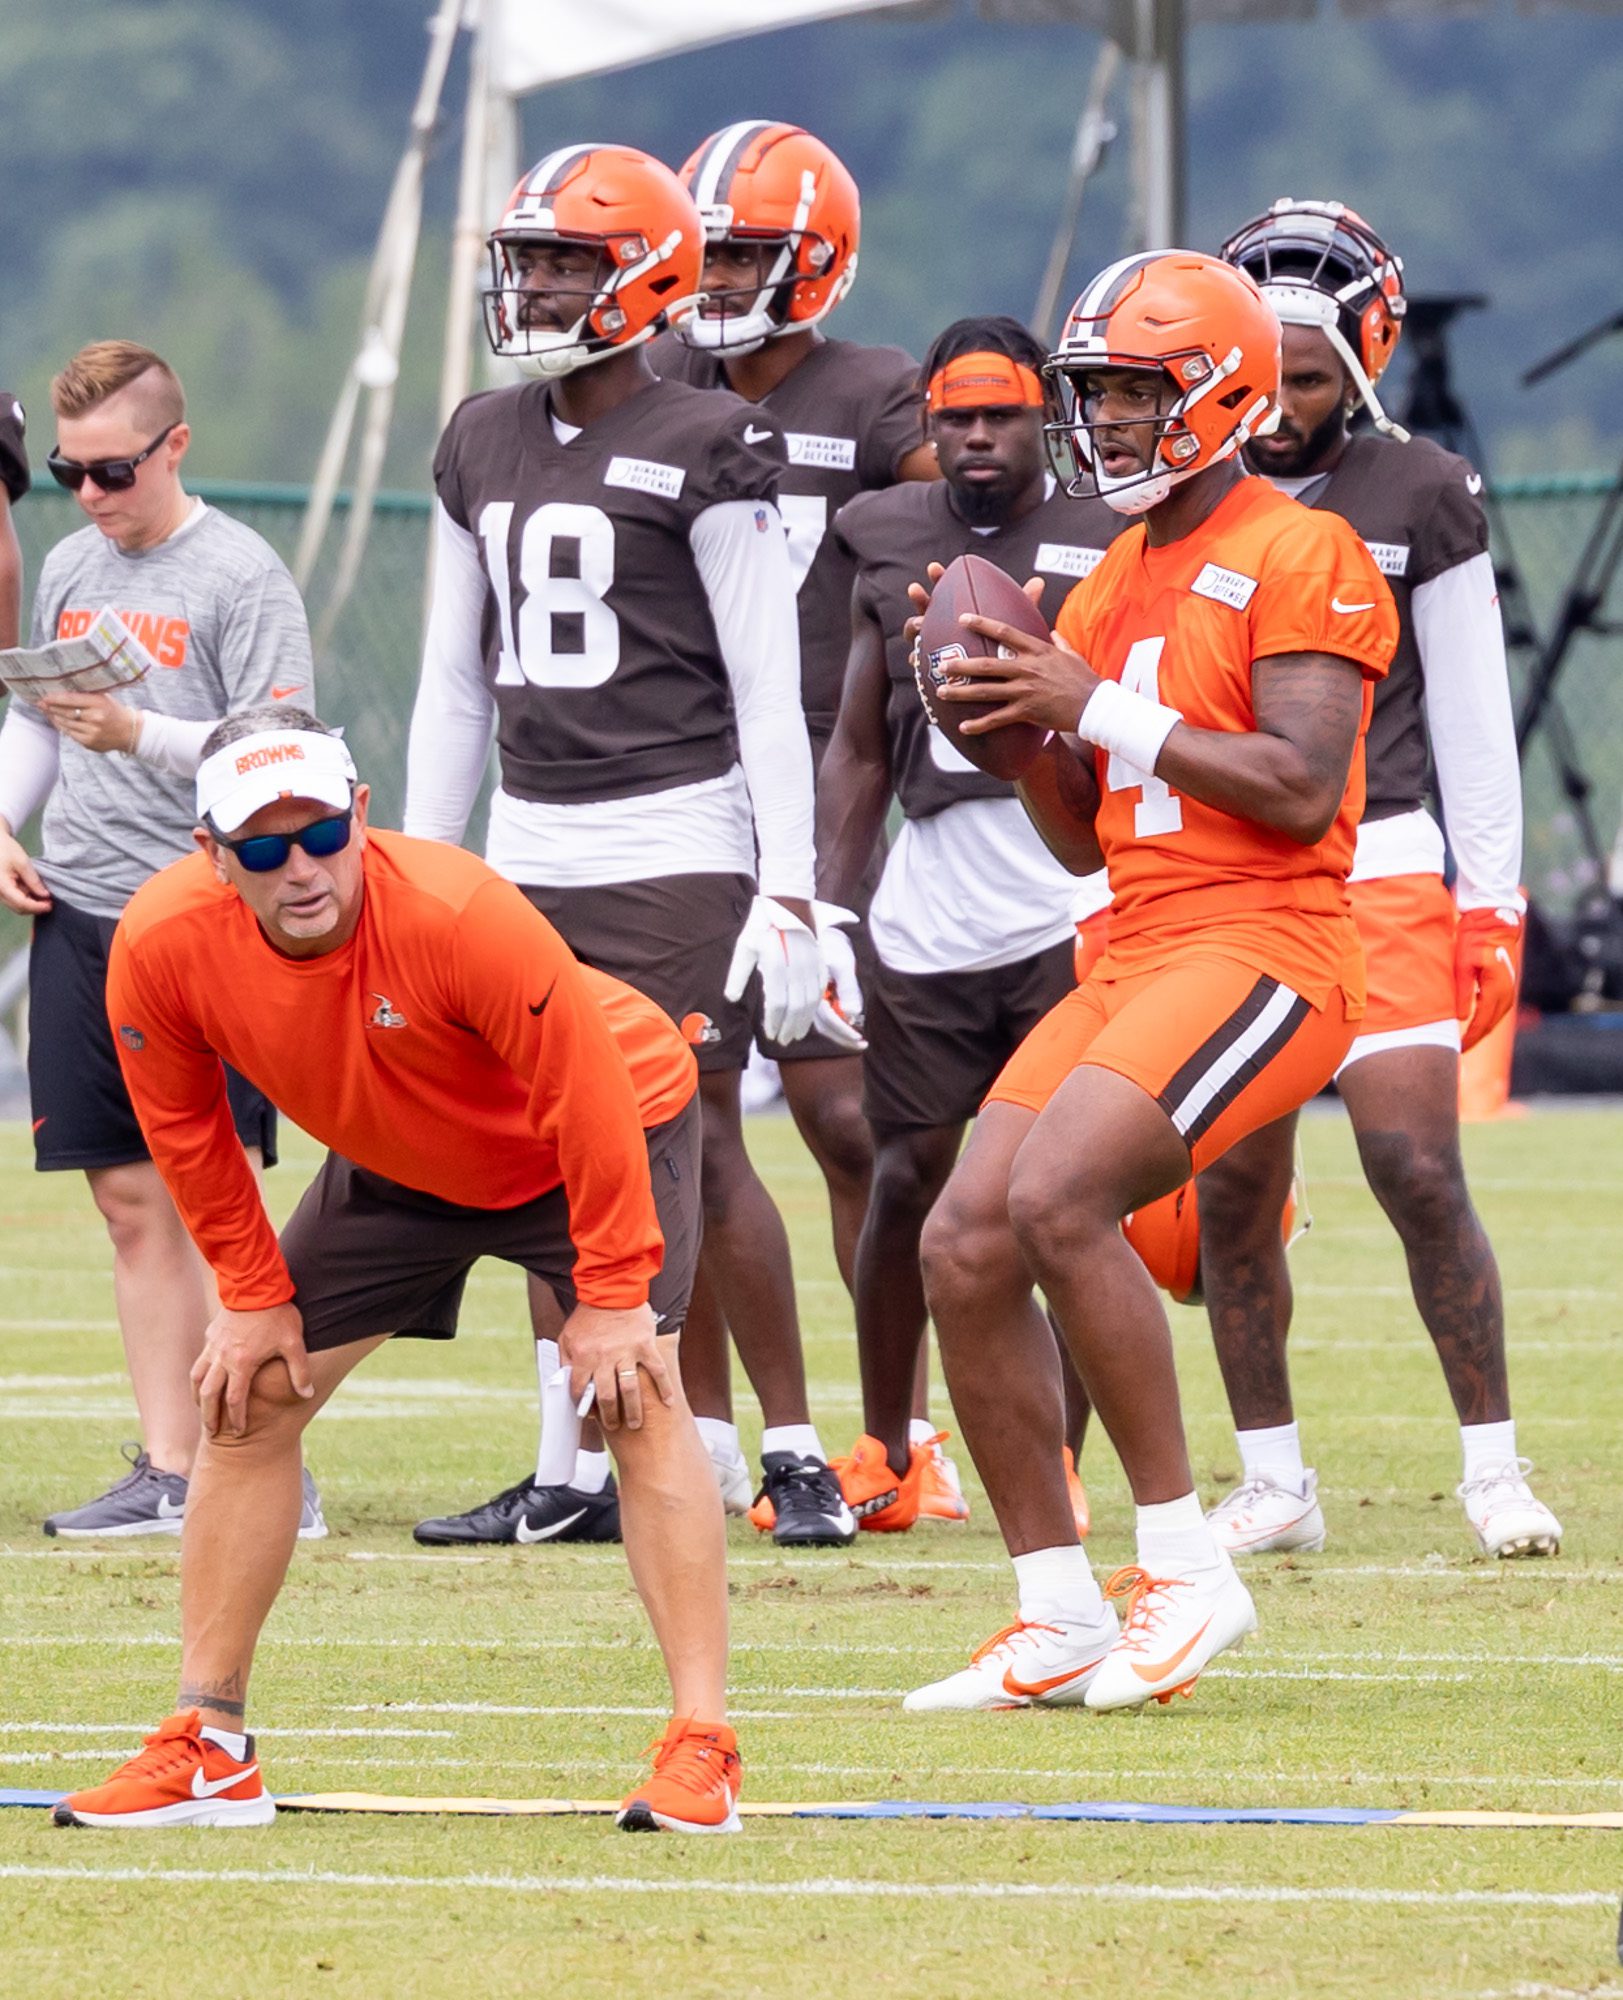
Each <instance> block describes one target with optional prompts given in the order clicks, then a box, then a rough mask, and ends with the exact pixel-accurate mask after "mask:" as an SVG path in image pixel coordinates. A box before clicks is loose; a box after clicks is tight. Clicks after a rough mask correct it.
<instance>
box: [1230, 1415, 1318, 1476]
mask: <svg viewBox="0 0 1623 2000" xmlns="http://www.w3.org/2000/svg"><path fill="white" fill-rule="evenodd" d="M1234 1441H1235V1443H1236V1444H1237V1445H1238V1446H1239V1447H1240V1463H1241V1464H1242V1465H1243V1466H1244V1467H1245V1476H1246V1478H1247V1479H1268V1480H1272V1482H1273V1483H1274V1485H1275V1486H1288V1487H1289V1488H1290V1490H1291V1491H1292V1492H1293V1493H1302V1492H1305V1491H1306V1489H1307V1471H1306V1468H1305V1467H1304V1466H1303V1464H1302V1441H1301V1439H1300V1438H1299V1437H1298V1436H1297V1435H1296V1426H1295V1424H1275V1425H1274V1427H1273V1429H1272V1430H1261V1431H1236V1432H1235V1433H1234Z"/></svg>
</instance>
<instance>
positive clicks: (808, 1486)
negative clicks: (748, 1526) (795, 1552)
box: [761, 1451, 857, 1549]
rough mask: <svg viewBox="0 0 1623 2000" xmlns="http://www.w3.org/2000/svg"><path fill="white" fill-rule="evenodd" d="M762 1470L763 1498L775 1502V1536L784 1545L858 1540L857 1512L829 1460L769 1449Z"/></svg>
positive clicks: (824, 1545) (828, 1545)
mask: <svg viewBox="0 0 1623 2000" xmlns="http://www.w3.org/2000/svg"><path fill="white" fill-rule="evenodd" d="M761 1470H762V1471H763V1472H764V1474H765V1475H766V1476H765V1478H764V1479H763V1481H762V1482H761V1498H762V1499H764V1500H770V1501H771V1503H772V1509H773V1512H774V1514H775V1515H776V1517H777V1518H776V1519H775V1520H774V1521H773V1524H772V1539H773V1541H775V1542H776V1543H777V1545H778V1547H779V1548H780V1549H848V1548H849V1547H850V1546H851V1544H852V1543H853V1542H854V1541H855V1540H856V1538H857V1523H856V1517H855V1515H854V1514H853V1513H852V1512H851V1509H850V1508H849V1507H848V1506H847V1505H846V1504H845V1495H844V1494H843V1493H842V1492H841V1491H840V1482H839V1479H838V1477H837V1475H836V1474H835V1472H834V1470H833V1468H832V1467H831V1466H827V1465H825V1464H824V1463H823V1461H822V1460H821V1459H820V1458H797V1457H796V1455H795V1454H794V1453H793V1452H792V1451H769V1452H767V1453H766V1455H765V1456H764V1457H763V1458H762V1460H761Z"/></svg>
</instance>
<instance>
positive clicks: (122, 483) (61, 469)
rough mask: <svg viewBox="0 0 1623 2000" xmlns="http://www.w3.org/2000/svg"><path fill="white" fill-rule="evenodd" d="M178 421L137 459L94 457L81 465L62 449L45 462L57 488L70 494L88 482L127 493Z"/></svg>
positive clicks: (138, 454)
mask: <svg viewBox="0 0 1623 2000" xmlns="http://www.w3.org/2000/svg"><path fill="white" fill-rule="evenodd" d="M179 422H180V419H179V418H178V417H177V418H176V419H175V423H174V424H165V426H164V427H163V429H162V430H161V431H159V433H158V435H157V436H156V437H155V438H154V439H153V440H152V442H151V444H149V445H148V446H147V448H146V450H145V451H138V452H137V453H136V454H135V456H134V458H93V459H91V460H89V461H88V463H86V464H84V465H81V464H80V463H79V461H78V459H76V458H64V457H63V456H62V451H61V448H60V446H59V447H58V448H57V449H56V450H55V451H53V452H52V453H51V454H50V456H49V457H48V458H47V459H46V461H45V463H46V464H47V465H48V466H49V467H50V468H51V477H52V478H53V479H54V480H55V481H56V483H57V485H58V486H65V487H66V488H67V489H68V491H69V492H70V493H77V492H78V490H79V488H80V487H81V486H83V484H84V483H85V481H86V480H87V479H93V480H95V482H96V484H97V485H98V486H99V487H100V488H101V489H102V491H103V492H104V493H127V492H128V491H129V490H130V488H131V487H132V486H133V485H134V484H135V473H136V468H137V467H138V466H142V465H145V464H146V462H147V460H148V459H149V458H150V457H151V456H152V454H153V453H154V452H155V451H156V450H157V449H158V447H159V445H161V444H162V443H163V441H164V439H165V438H166V437H168V435H169V433H170V432H171V431H172V430H173V429H174V428H175V424H178V423H179Z"/></svg>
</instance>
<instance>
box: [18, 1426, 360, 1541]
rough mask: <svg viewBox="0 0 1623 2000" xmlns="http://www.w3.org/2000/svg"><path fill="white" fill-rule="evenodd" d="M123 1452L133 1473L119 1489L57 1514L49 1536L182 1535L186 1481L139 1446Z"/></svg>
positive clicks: (48, 1528) (47, 1527) (49, 1526)
mask: <svg viewBox="0 0 1623 2000" xmlns="http://www.w3.org/2000/svg"><path fill="white" fill-rule="evenodd" d="M123 1449H124V1456H125V1457H126V1458H127V1459H128V1460H129V1462H130V1470H129V1471H128V1472H127V1473H126V1474H125V1475H124V1477H123V1478H122V1479H121V1480H119V1482H118V1483H117V1485H116V1486H109V1487H108V1489H107V1491H106V1492H105V1493H103V1494H101V1495H100V1496H99V1497H98V1498H97V1499H94V1500H87V1501H86V1502H85V1504H84V1505H83V1506H82V1507H72V1508H70V1509H69V1510H68V1512H67V1513H65V1514H53V1515H52V1516H51V1517H50V1519H49V1520H48V1521H47V1522H46V1523H45V1532H46V1534H48V1535H62V1536H65V1537H67V1538H68V1539H70V1540H71V1539H72V1538H74V1537H78V1538H80V1539H81V1540H84V1539H88V1538H89V1537H90V1536H92V1535H103V1536H111V1535H123V1536H128V1535H178V1534H179V1533H180V1524H181V1521H182V1519H183V1518H184V1516H185V1513H186V1482H185V1480H184V1479H182V1478H181V1476H180V1475H179V1473H177V1472H160V1471H159V1470H158V1468H157V1467H156V1466H155V1465H154V1464H153V1463H152V1460H151V1459H150V1458H148V1457H147V1455H146V1453H145V1452H144V1451H142V1450H141V1448H140V1446H139V1445H133V1444H127V1445H125V1446H124V1448H123ZM318 1513H319V1510H318ZM323 1532H325V1530H323Z"/></svg>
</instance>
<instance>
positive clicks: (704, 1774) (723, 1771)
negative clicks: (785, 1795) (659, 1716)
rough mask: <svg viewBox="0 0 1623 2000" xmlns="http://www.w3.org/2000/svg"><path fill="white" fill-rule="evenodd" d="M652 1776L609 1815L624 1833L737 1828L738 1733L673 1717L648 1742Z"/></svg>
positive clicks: (741, 1777)
mask: <svg viewBox="0 0 1623 2000" xmlns="http://www.w3.org/2000/svg"><path fill="white" fill-rule="evenodd" d="M648 1749H649V1752H650V1754H651V1755H652V1756H653V1759H654V1769H653V1773H652V1775H651V1776H650V1777H649V1778H648V1780H647V1782H646V1783H645V1784H641V1785H639V1786H638V1787H637V1789H636V1790H635V1791H634V1792H633V1793H632V1794H631V1796H630V1798H628V1799H627V1800H626V1802H625V1804H624V1805H623V1806H622V1807H621V1808H620V1810H619V1812H617V1813H616V1814H615V1816H614V1823H615V1825H616V1826H617V1827H619V1828H620V1829H621V1830H622V1831H623V1832H625V1833H742V1832H743V1830H744V1822H743V1821H742V1820H741V1819H740V1818H739V1817H738V1793H739V1787H740V1786H741V1785H742V1784H743V1782H744V1766H743V1763H742V1761H741V1760H740V1758H739V1755H738V1738H737V1737H736V1736H735V1735H734V1734H733V1732H732V1731H731V1730H730V1729H729V1728H728V1727H727V1725H726V1724H725V1723H723V1722H694V1721H692V1720H691V1719H690V1718H686V1717H678V1718H677V1719H676V1720H675V1721H673V1722H672V1723H671V1726H670V1727H669V1728H668V1729H667V1730H666V1732H665V1734H664V1735H663V1736H662V1737H661V1738H660V1739H659V1741H658V1742H657V1743H650V1744H649V1746H648Z"/></svg>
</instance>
